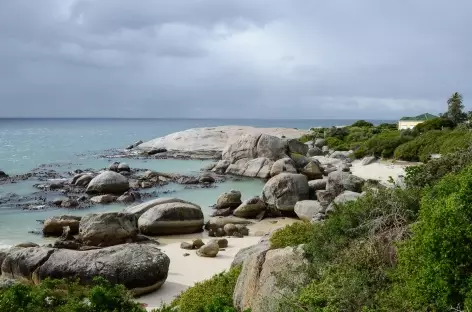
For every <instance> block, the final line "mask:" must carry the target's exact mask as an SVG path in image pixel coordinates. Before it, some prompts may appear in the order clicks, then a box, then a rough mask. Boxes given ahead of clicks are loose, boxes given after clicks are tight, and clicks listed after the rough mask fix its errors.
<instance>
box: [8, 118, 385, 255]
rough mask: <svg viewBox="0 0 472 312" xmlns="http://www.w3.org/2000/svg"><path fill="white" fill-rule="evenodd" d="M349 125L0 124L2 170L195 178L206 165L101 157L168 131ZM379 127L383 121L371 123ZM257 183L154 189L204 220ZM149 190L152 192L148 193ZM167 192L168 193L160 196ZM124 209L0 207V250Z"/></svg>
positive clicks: (23, 186)
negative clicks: (54, 220)
mask: <svg viewBox="0 0 472 312" xmlns="http://www.w3.org/2000/svg"><path fill="white" fill-rule="evenodd" d="M352 122H354V121H353V120H254V119H242V120H230V119H206V120H205V119H145V120H137V119H85V120H84V119H0V170H3V171H5V172H6V173H7V174H10V175H13V174H22V173H26V172H28V171H30V170H32V169H34V168H37V167H39V166H41V165H46V166H47V168H48V169H53V170H56V171H59V172H61V171H71V170H75V169H78V168H80V169H86V168H92V169H97V170H98V169H101V168H104V167H107V166H108V165H109V163H110V162H112V161H124V162H126V163H128V164H129V165H130V166H131V167H133V168H145V169H151V170H156V171H161V172H169V173H180V174H196V173H197V172H198V171H199V170H200V169H201V168H202V167H204V166H205V165H207V164H209V163H210V161H198V160H192V161H190V160H174V159H166V160H138V159H124V160H121V159H116V158H115V159H105V158H102V157H100V156H101V155H103V154H104V153H105V151H106V150H109V149H122V148H124V147H126V146H127V145H129V144H131V143H134V142H135V141H137V140H143V141H146V140H150V139H153V138H156V137H160V136H164V135H167V134H169V133H172V132H176V131H182V130H185V129H189V128H195V127H212V126H222V125H249V126H257V127H288V128H299V129H309V128H311V127H318V126H323V127H325V126H336V125H346V124H350V123H352ZM374 122H375V123H380V122H384V121H374ZM36 183H38V182H37V181H35V180H27V181H22V182H19V183H15V184H7V185H0V200H1V199H2V196H6V195H7V194H12V193H13V194H16V195H18V196H26V195H31V194H34V193H36V192H38V190H37V189H35V188H33V184H36ZM262 186H263V182H262V181H260V180H242V181H232V180H228V181H227V182H224V183H218V184H217V186H216V187H215V188H209V189H186V188H184V186H182V185H168V186H165V187H163V188H162V187H161V188H158V189H156V191H158V192H160V195H159V196H172V197H178V198H182V199H185V200H189V201H192V202H195V203H196V204H199V205H200V206H201V207H202V209H203V210H204V212H205V215H207V216H208V215H209V214H210V213H211V209H210V208H208V206H210V205H213V204H215V202H216V199H217V197H218V196H219V195H220V194H221V193H223V192H226V191H229V190H231V189H237V190H239V191H241V193H242V194H243V198H248V197H251V196H254V195H259V194H260V192H261V190H262ZM149 191H152V189H151V190H149ZM164 191H170V192H171V193H170V194H163V192H164ZM123 208H124V206H123V205H120V204H114V205H107V206H96V207H94V208H91V209H85V210H71V211H68V210H65V209H49V210H46V211H23V210H21V209H18V208H16V207H14V206H13V205H10V204H3V205H2V204H0V247H1V246H2V245H11V244H15V243H18V242H24V241H34V242H44V239H43V238H42V237H41V236H38V235H34V234H29V233H28V231H31V230H37V229H40V224H39V223H38V222H37V221H36V220H43V219H46V218H47V217H50V216H54V215H60V214H76V215H83V214H86V213H89V212H96V211H119V210H122V209H123Z"/></svg>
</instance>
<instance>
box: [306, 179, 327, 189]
mask: <svg viewBox="0 0 472 312" xmlns="http://www.w3.org/2000/svg"><path fill="white" fill-rule="evenodd" d="M326 182H327V181H326V180H323V179H317V180H311V181H308V187H309V188H310V190H313V191H319V190H325V189H326Z"/></svg>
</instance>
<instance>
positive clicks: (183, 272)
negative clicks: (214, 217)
mask: <svg viewBox="0 0 472 312" xmlns="http://www.w3.org/2000/svg"><path fill="white" fill-rule="evenodd" d="M227 239H228V248H225V250H224V251H220V252H219V253H218V255H217V256H216V257H215V258H203V257H199V256H197V255H196V251H195V250H184V249H181V248H180V242H183V241H189V242H190V240H186V239H183V238H182V237H180V239H179V242H174V243H170V244H168V245H164V246H161V247H160V248H161V250H162V251H163V252H164V253H166V254H167V256H169V258H170V268H169V276H168V277H167V280H166V282H165V283H164V285H163V286H162V287H161V288H160V289H159V290H157V291H155V292H153V293H151V294H148V295H145V296H142V297H140V298H138V299H137V301H138V302H140V303H143V304H146V305H147V306H146V308H147V310H148V311H151V310H152V309H153V308H157V307H160V306H161V305H162V303H166V304H168V303H170V302H171V301H172V300H173V299H174V298H175V297H176V296H177V295H179V294H180V293H181V292H182V291H184V290H186V289H187V288H189V287H191V286H193V285H194V284H195V283H197V282H201V281H204V280H206V279H209V278H211V277H212V276H213V275H215V274H218V273H221V272H223V271H226V270H228V269H229V268H230V266H231V262H232V261H233V258H234V256H235V255H236V253H237V252H238V251H239V250H240V249H242V248H245V247H249V246H252V245H255V244H257V243H258V242H259V240H260V239H261V237H259V236H246V237H244V238H227ZM209 240H210V238H207V239H204V240H203V241H204V242H205V243H206V242H208V241H209ZM160 241H161V240H160ZM184 253H189V254H190V256H187V257H184V256H183V254H184Z"/></svg>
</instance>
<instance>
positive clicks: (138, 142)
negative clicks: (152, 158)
mask: <svg viewBox="0 0 472 312" xmlns="http://www.w3.org/2000/svg"><path fill="white" fill-rule="evenodd" d="M141 144H143V141H141V140H139V141H137V142H134V144H131V145H129V146H128V147H127V148H126V149H127V150H130V149H133V148H135V147H138V146H139V145H141Z"/></svg>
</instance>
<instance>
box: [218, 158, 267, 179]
mask: <svg viewBox="0 0 472 312" xmlns="http://www.w3.org/2000/svg"><path fill="white" fill-rule="evenodd" d="M272 165H273V161H271V160H269V159H267V158H265V157H258V158H255V159H240V160H238V161H236V162H235V163H234V164H231V165H229V167H228V168H227V169H226V174H232V175H238V176H245V177H251V178H261V179H267V178H268V177H269V176H270V169H271V168H272Z"/></svg>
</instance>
